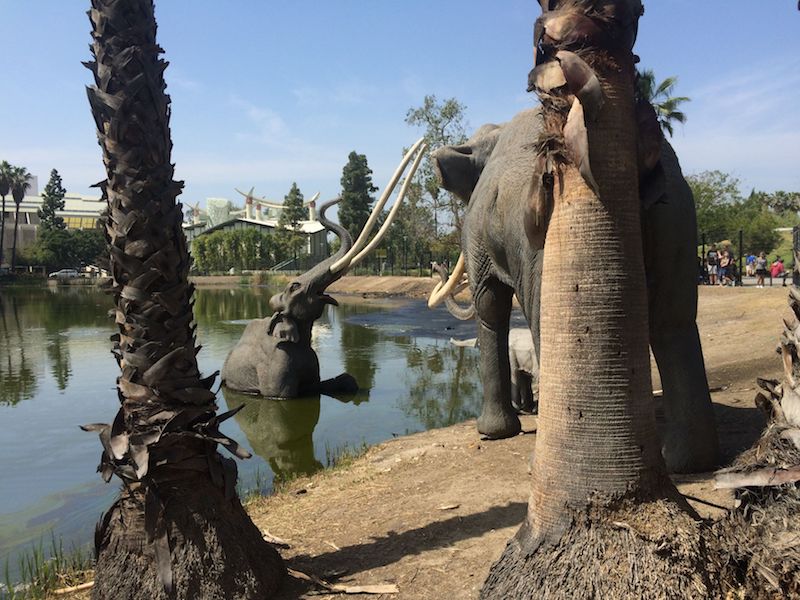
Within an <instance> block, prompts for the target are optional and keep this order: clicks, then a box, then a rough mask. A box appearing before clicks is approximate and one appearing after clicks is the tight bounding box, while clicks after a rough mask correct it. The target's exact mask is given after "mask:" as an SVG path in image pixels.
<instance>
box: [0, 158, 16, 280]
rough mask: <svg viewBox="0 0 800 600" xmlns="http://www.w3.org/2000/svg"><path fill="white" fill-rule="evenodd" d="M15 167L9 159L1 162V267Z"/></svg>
mask: <svg viewBox="0 0 800 600" xmlns="http://www.w3.org/2000/svg"><path fill="white" fill-rule="evenodd" d="M13 169H14V167H12V166H11V165H10V164H8V162H7V161H5V160H4V161H2V162H0V197H2V198H3V205H2V208H0V267H2V266H3V247H4V243H5V237H6V196H8V192H9V191H10V190H11V172H12V170H13Z"/></svg>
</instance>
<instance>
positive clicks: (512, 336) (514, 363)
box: [450, 327, 539, 413]
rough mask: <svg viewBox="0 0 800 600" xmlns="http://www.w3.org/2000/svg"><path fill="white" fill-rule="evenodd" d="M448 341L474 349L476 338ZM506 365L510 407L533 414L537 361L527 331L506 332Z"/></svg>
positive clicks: (536, 384) (531, 340)
mask: <svg viewBox="0 0 800 600" xmlns="http://www.w3.org/2000/svg"><path fill="white" fill-rule="evenodd" d="M450 341H451V342H452V343H453V344H454V345H456V346H468V347H470V348H475V347H477V345H478V338H471V339H467V340H454V339H452V338H450ZM508 363H509V368H510V370H511V406H512V407H514V409H516V410H518V411H522V412H526V413H535V412H536V408H537V396H538V394H539V360H538V357H537V356H536V348H534V345H533V338H532V337H531V332H530V330H529V329H524V328H522V327H512V328H511V329H509V330H508Z"/></svg>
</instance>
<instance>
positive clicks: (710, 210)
mask: <svg viewBox="0 0 800 600" xmlns="http://www.w3.org/2000/svg"><path fill="white" fill-rule="evenodd" d="M686 181H687V182H688V183H689V187H690V188H691V189H692V194H694V202H695V207H696V210H697V232H698V239H700V235H701V234H705V236H706V240H708V242H709V243H711V242H717V241H720V240H724V239H728V238H729V236H731V235H732V232H731V220H732V216H733V207H734V205H736V204H738V203H740V202H741V201H742V199H743V198H742V194H741V192H740V191H739V180H738V179H736V178H735V177H733V176H731V175H729V174H728V173H723V172H722V171H703V172H702V173H697V174H694V175H689V176H688V177H686Z"/></svg>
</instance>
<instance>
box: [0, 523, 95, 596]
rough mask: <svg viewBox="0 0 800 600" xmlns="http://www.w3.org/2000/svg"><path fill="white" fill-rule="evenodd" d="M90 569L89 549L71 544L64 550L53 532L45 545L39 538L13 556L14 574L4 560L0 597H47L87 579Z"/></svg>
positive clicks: (91, 569)
mask: <svg viewBox="0 0 800 600" xmlns="http://www.w3.org/2000/svg"><path fill="white" fill-rule="evenodd" d="M93 568H94V558H93V556H92V552H91V551H90V550H89V549H87V548H78V547H75V546H73V547H72V548H71V549H69V550H65V549H64V544H63V542H62V540H61V539H58V540H56V538H55V535H53V536H52V537H51V539H50V545H49V547H48V546H46V545H45V544H44V541H43V540H42V541H40V542H39V543H38V544H37V545H35V546H34V547H33V548H31V549H30V550H28V551H27V552H25V553H24V554H22V555H21V556H20V557H19V558H18V559H17V569H16V576H12V571H11V563H10V561H9V560H6V562H5V565H4V568H3V583H0V598H2V599H3V600H22V599H25V600H29V599H30V600H37V599H39V598H48V597H49V596H50V594H52V592H53V591H55V590H57V589H60V588H65V587H71V586H74V585H79V584H81V583H85V582H87V581H90V580H91V578H92V575H93Z"/></svg>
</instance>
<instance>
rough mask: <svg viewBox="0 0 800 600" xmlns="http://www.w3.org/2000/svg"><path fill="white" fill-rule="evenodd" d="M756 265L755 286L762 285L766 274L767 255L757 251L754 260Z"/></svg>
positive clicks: (761, 286) (759, 286) (760, 286)
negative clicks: (756, 256)
mask: <svg viewBox="0 0 800 600" xmlns="http://www.w3.org/2000/svg"><path fill="white" fill-rule="evenodd" d="M755 265H756V277H757V279H756V287H757V288H763V287H764V277H766V276H767V256H766V254H764V253H763V252H759V253H758V258H756V260H755Z"/></svg>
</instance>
